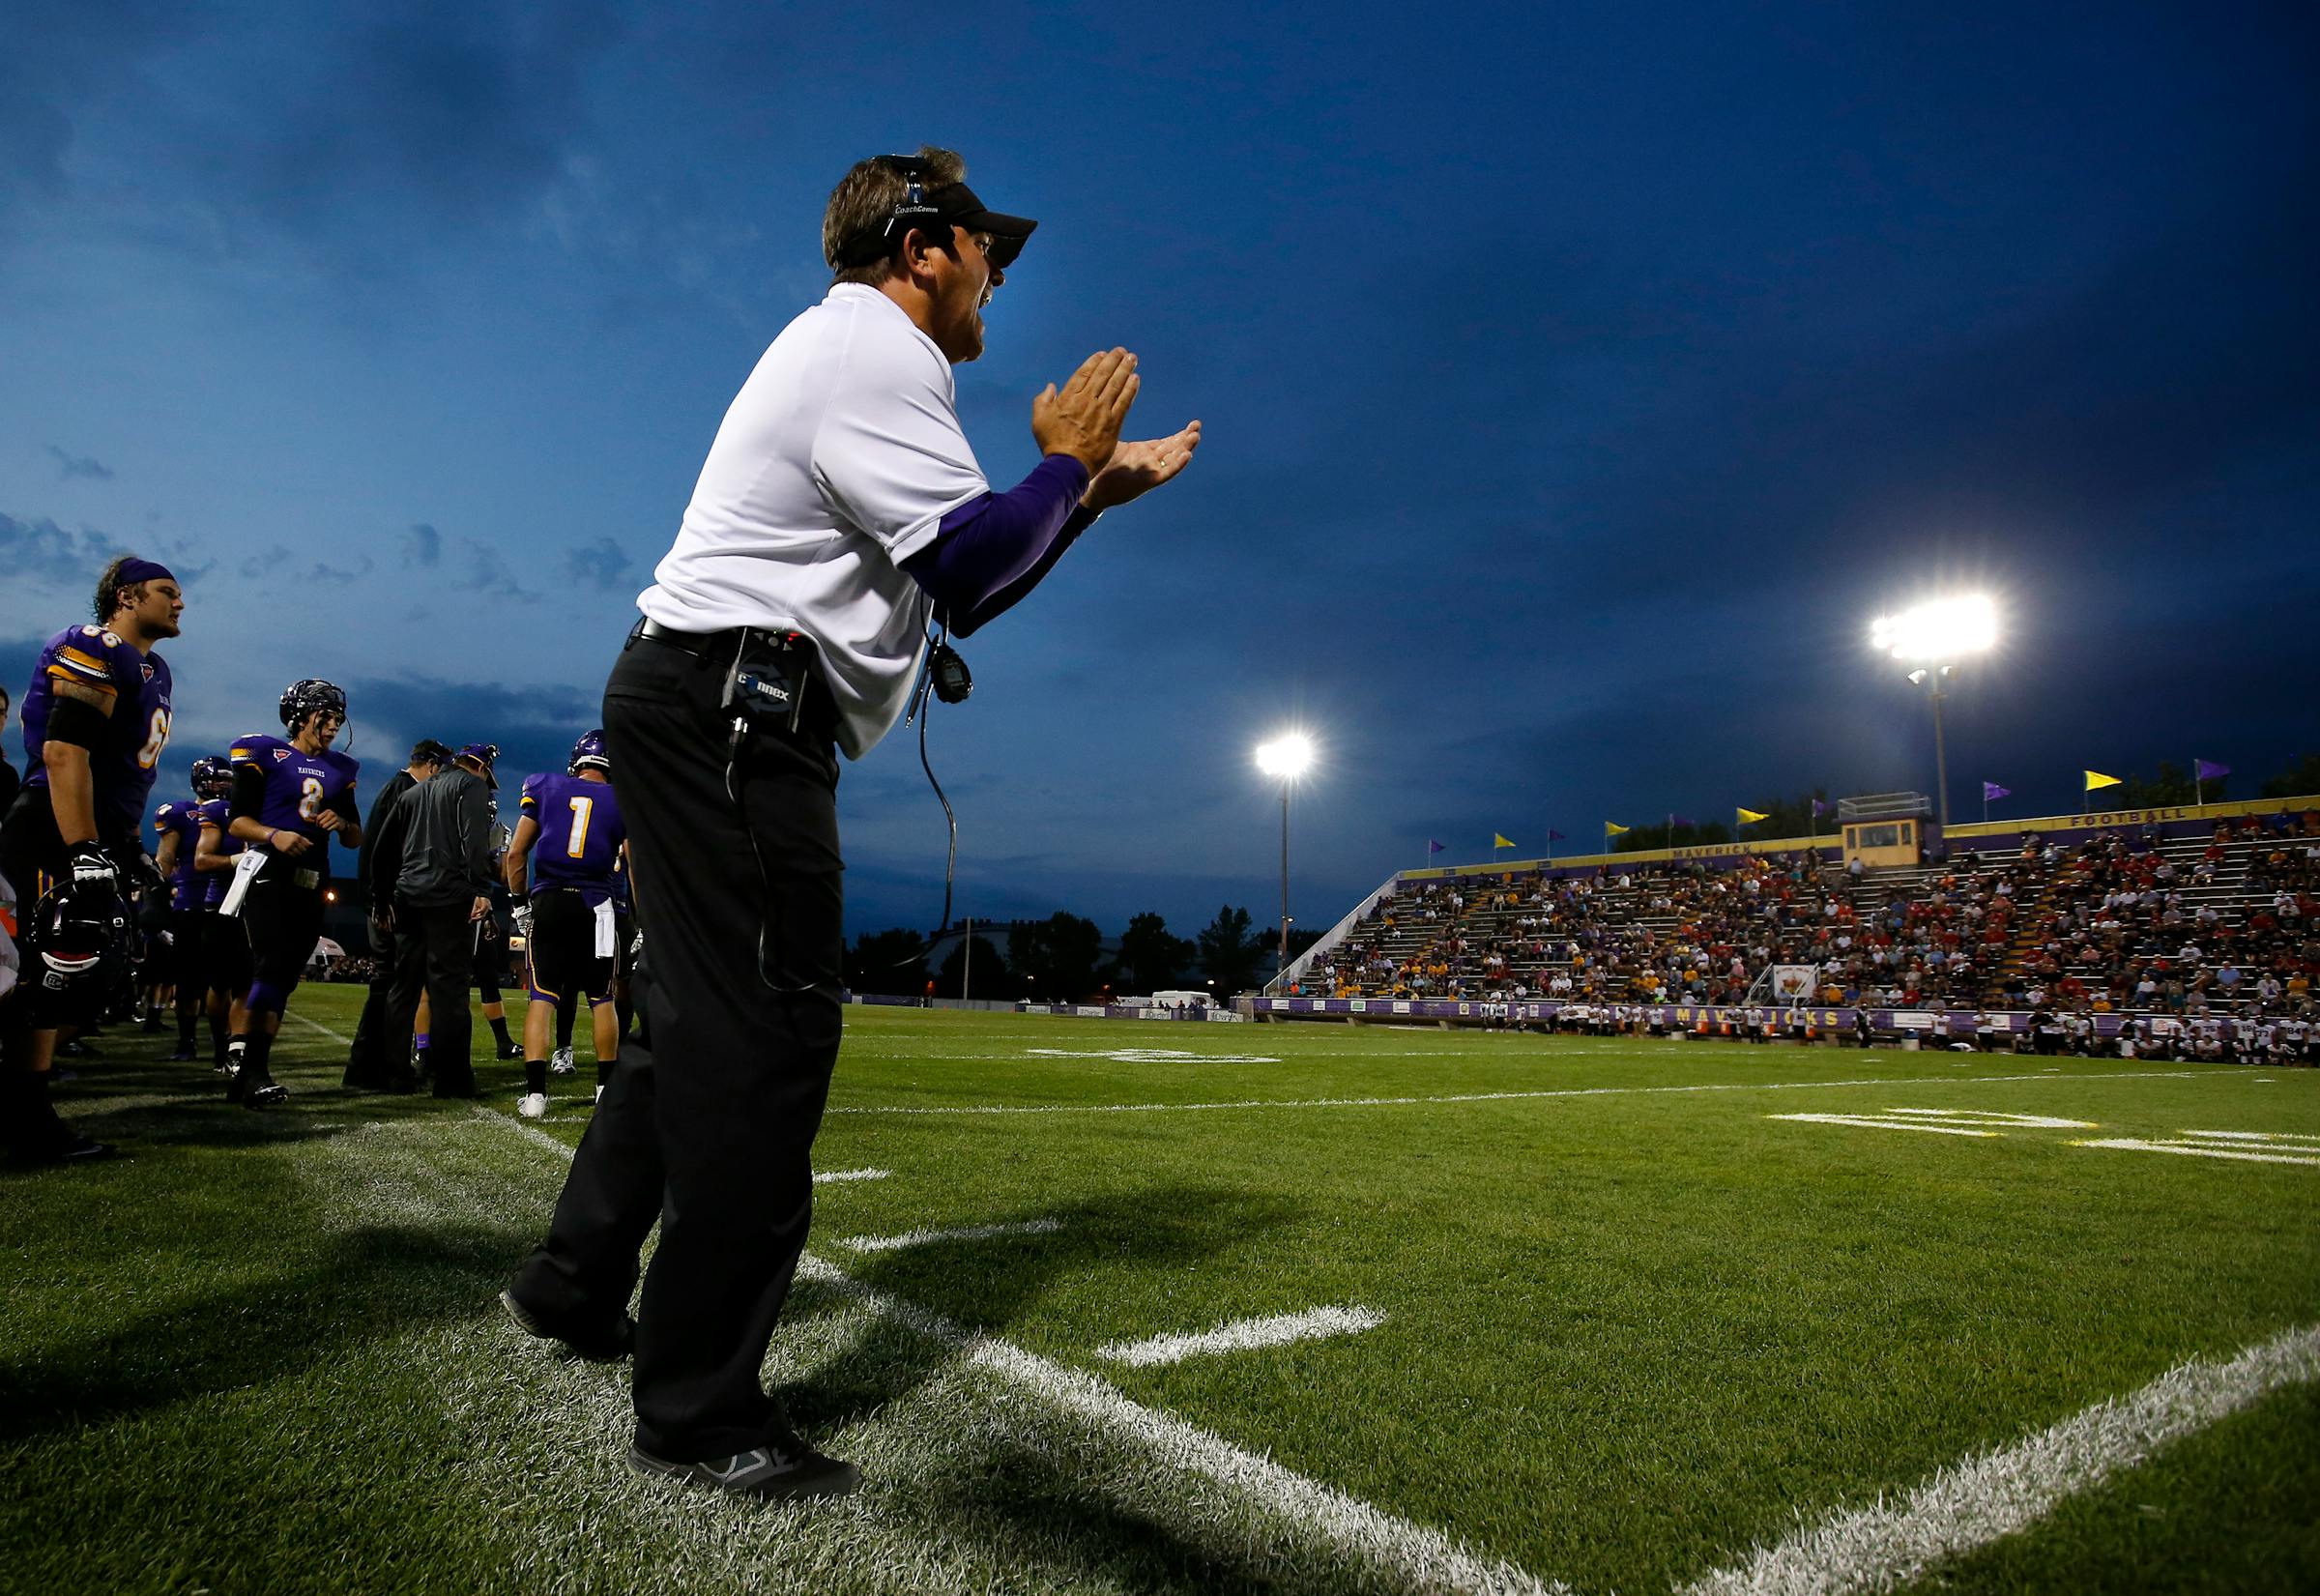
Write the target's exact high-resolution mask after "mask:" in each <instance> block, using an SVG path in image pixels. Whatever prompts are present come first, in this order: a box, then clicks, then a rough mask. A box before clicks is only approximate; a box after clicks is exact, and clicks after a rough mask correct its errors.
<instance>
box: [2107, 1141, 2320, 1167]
mask: <svg viewBox="0 0 2320 1596" xmlns="http://www.w3.org/2000/svg"><path fill="white" fill-rule="evenodd" d="M2071 1146H2074V1147H2111V1148H2115V1149H2117V1150H2118V1151H2121V1152H2172V1153H2178V1154H2181V1155H2182V1156H2184V1157H2186V1158H2230V1159H2236V1160H2238V1161H2239V1162H2240V1163H2243V1164H2310V1165H2320V1153H2308V1154H2298V1153H2292V1152H2247V1151H2244V1150H2242V1149H2241V1148H2239V1147H2217V1146H2199V1145H2198V1144H2196V1143H2192V1142H2141V1141H2137V1140H2135V1139H2134V1138H2132V1137H2128V1136H2122V1137H2114V1138H2111V1139H2108V1140H2105V1141H2102V1142H2074V1143H2072V1144H2071Z"/></svg>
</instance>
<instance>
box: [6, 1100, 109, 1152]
mask: <svg viewBox="0 0 2320 1596" xmlns="http://www.w3.org/2000/svg"><path fill="white" fill-rule="evenodd" d="M45 1116H46V1117H45V1122H44V1123H41V1124H37V1125H33V1126H29V1127H25V1130H24V1133H23V1134H22V1137H21V1139H20V1140H18V1141H15V1142H13V1143H11V1144H9V1145H8V1147H7V1152H8V1156H9V1160H10V1162H12V1163H15V1164H93V1163H95V1162H97V1161H98V1160H99V1159H101V1158H111V1157H114V1156H115V1155H116V1154H117V1153H118V1151H119V1149H118V1148H116V1147H114V1146H111V1145H110V1144H109V1143H104V1142H94V1141H91V1140H90V1139H89V1138H88V1137H85V1136H83V1135H81V1134H80V1132H78V1131H76V1130H74V1129H73V1127H72V1126H70V1125H68V1124H66V1123H65V1122H64V1121H63V1120H62V1119H60V1118H58V1117H56V1114H55V1111H54V1110H47V1111H45Z"/></svg>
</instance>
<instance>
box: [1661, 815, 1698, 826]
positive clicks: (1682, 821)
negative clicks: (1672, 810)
mask: <svg viewBox="0 0 2320 1596" xmlns="http://www.w3.org/2000/svg"><path fill="white" fill-rule="evenodd" d="M1667 823H1668V824H1669V825H1670V826H1689V825H1691V824H1692V817H1691V816H1690V815H1670V816H1668V817H1667Z"/></svg>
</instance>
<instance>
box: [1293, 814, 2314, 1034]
mask: <svg viewBox="0 0 2320 1596" xmlns="http://www.w3.org/2000/svg"><path fill="white" fill-rule="evenodd" d="M1938 858H1939V862H1936V863H1934V864H1932V865H1929V866H1926V867H1921V868H1915V869H1899V870H1884V871H1879V870H1868V871H1864V870H1861V869H1860V868H1858V867H1857V866H1856V867H1855V868H1854V869H1852V870H1849V871H1848V870H1840V869H1837V868H1835V867H1834V866H1833V865H1831V864H1829V863H1827V862H1826V861H1825V860H1824V859H1823V858H1821V857H1819V856H1813V855H1811V854H1807V853H1795V854H1773V855H1761V856H1742V857H1739V858H1736V859H1733V860H1729V861H1717V862H1715V863H1708V862H1675V863H1649V864H1645V863H1638V864H1634V865H1625V864H1609V865H1603V866H1599V867H1596V868H1594V869H1591V870H1585V871H1579V872H1573V873H1570V874H1562V875H1548V874H1545V873H1542V872H1537V871H1533V872H1524V873H1508V874H1503V875H1474V876H1455V877H1445V878H1436V879H1431V880H1424V881H1420V882H1416V883H1411V884H1407V885H1405V886H1403V887H1402V888H1401V889H1400V890H1399V891H1396V892H1392V893H1389V894H1388V895H1386V896H1384V897H1382V898H1380V899H1379V901H1378V903H1377V906H1376V907H1375V909H1373V910H1372V911H1371V913H1370V914H1368V915H1367V916H1366V917H1365V918H1364V919H1363V920H1362V921H1361V922H1360V923H1359V924H1357V925H1356V926H1355V927H1354V928H1353V929H1352V930H1351V931H1350V932H1349V933H1348V935H1347V936H1346V937H1345V938H1344V940H1343V941H1341V942H1340V943H1337V944H1336V945H1334V946H1330V947H1326V948H1324V949H1323V950H1322V951H1321V952H1320V953H1319V954H1318V955H1317V956H1316V960H1315V963H1314V965H1313V967H1312V968H1311V969H1309V970H1308V971H1307V972H1306V974H1305V978H1304V980H1303V982H1302V983H1301V987H1302V991H1303V992H1304V993H1305V994H1307V995H1316V994H1319V995H1330V996H1336V997H1341V998H1352V997H1359V998H1408V999H1429V998H1444V999H1456V1000H1466V1001H1528V1000H1533V999H1538V1000H1546V1001H1562V1002H1575V1003H1582V1004H1587V1005H1598V1004H1646V1005H1648V1004H1659V1003H1690V1004H1732V1003H1740V1002H1743V1001H1759V1002H1767V1003H1775V1004H1777V1003H1780V1002H1783V1001H1798V1000H1800V999H1801V1000H1802V1001H1809V1002H1814V1003H1819V1004H1824V1005H1829V1006H1846V1007H1853V1006H1859V1007H1865V1008H1901V1009H1915V1008H1921V1007H1925V1008H1935V1009H1980V1008H1989V1009H2013V1010H2030V1011H2042V1012H2043V1011H2052V1012H2055V1013H2059V1014H2073V1015H2094V1014H2102V1013H2106V1012H2119V1013H2128V1012H2135V1013H2152V1014H2161V1015H2177V1016H2183V1017H2187V1018H2190V1019H2196V1018H2199V1017H2202V1016H2205V1015H2209V1014H2217V1015H2226V1016H2228V1015H2245V1016H2248V1017H2250V1018H2254V1017H2258V1016H2261V1015H2267V1014H2269V1015H2273V1016H2285V1015H2290V1014H2298V1015H2306V1014H2308V1013H2309V1010H2310V1006H2311V1003H2312V985H2313V982H2314V980H2315V978H2316V977H2320V813H2314V812H2305V813H2299V814H2277V815H2270V816H2262V817H2248V818H2246V819H2242V820H2236V821H2233V820H2226V821H2222V822H2219V823H2218V825H2217V826H2216V827H2215V829H2214V832H2213V834H2212V836H2209V837H2205V838H2201V837H2190V838H2186V837H2174V838H2162V837H2161V834H2160V833H2159V831H2158V829H2157V828H2155V827H2136V828H2131V829H2111V830H2105V831H2102V832H2099V833H2097V834H2095V835H2092V836H2089V837H2086V838H2084V839H2082V840H2078V841H2074V842H2071V843H2061V842H2056V841H2053V840H2050V839H2049V838H2048V837H2046V836H2044V835H2042V834H2040V833H2035V832H2034V833H2027V834H2025V835H2024V836H2023V838H2022V839H2021V842H2020V844H2019V846H2018V847H2017V848H2015V849H2012V850H1996V851H1991V852H1986V853H1979V854H1976V853H1967V852H1965V851H1963V850H1959V851H1958V852H1957V853H1956V854H1955V855H1951V856H1938ZM1778 965H1786V966H1805V965H1809V966H1812V967H1813V968H1814V970H1815V971H1816V976H1815V981H1816V985H1815V986H1814V987H1813V988H1812V990H1811V991H1810V992H1809V993H1802V994H1789V995H1776V994H1773V993H1772V992H1770V991H1769V990H1768V988H1767V987H1766V986H1765V985H1763V984H1761V983H1760V981H1759V977H1761V976H1762V975H1764V973H1765V972H1766V971H1767V970H1768V969H1770V968H1771V967H1773V966H1778Z"/></svg>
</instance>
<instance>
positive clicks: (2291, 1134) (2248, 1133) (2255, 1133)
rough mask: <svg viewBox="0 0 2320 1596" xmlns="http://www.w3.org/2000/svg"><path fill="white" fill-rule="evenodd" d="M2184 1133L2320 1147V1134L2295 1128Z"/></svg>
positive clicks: (2217, 1139) (2202, 1138)
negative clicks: (2307, 1132) (2316, 1134)
mask: <svg viewBox="0 0 2320 1596" xmlns="http://www.w3.org/2000/svg"><path fill="white" fill-rule="evenodd" d="M2183 1134H2184V1135H2186V1136H2190V1137H2195V1138H2197V1139H2198V1140H2200V1141H2202V1142H2207V1141H2215V1142H2261V1143H2264V1144H2266V1145H2268V1146H2286V1147H2297V1146H2308V1147H2315V1148H2320V1136H2306V1134H2305V1133H2304V1132H2302V1131H2295V1130H2187V1131H2185V1132H2184V1133H2183Z"/></svg>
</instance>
